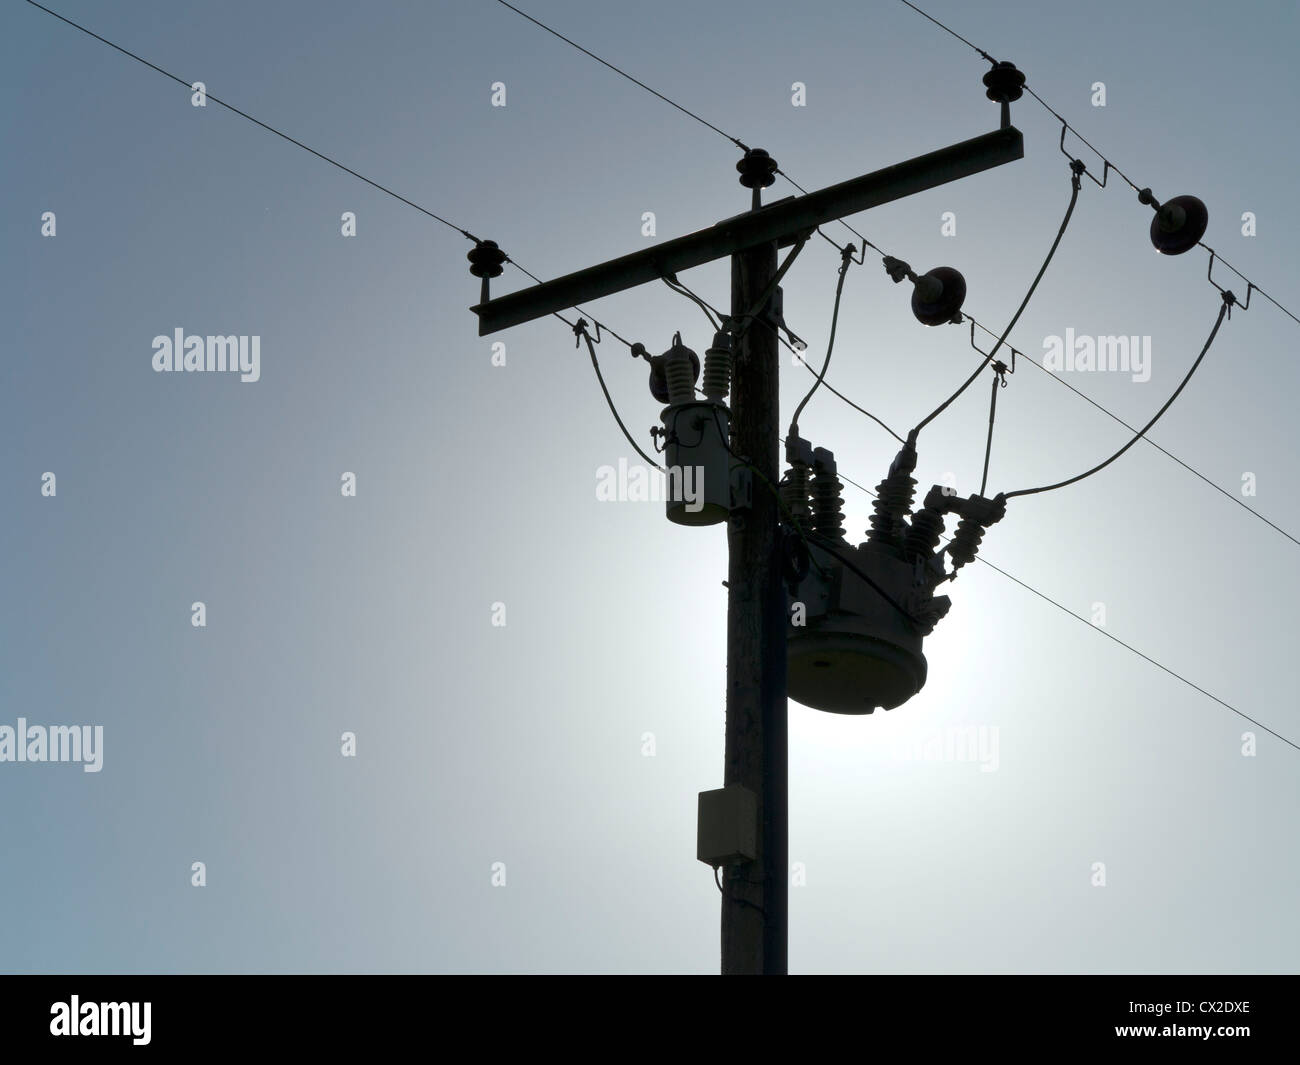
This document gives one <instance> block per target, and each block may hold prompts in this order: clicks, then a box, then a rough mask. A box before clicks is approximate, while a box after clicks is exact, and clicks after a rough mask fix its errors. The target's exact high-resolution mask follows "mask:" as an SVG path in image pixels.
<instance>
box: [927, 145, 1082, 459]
mask: <svg viewBox="0 0 1300 1065" xmlns="http://www.w3.org/2000/svg"><path fill="white" fill-rule="evenodd" d="M1070 169H1071V172H1072V176H1071V179H1070V205H1069V207H1067V208H1066V209H1065V217H1064V218H1063V219H1061V226H1060V228H1059V229H1058V230H1057V231H1056V239H1055V240H1054V241H1052V246H1051V248H1049V249H1048V252H1047V258H1046V259H1044V260H1043V265H1042V266H1040V267H1039V268H1038V274H1037V276H1036V277H1035V278H1034V281H1033V284H1031V285H1030V286H1029V291H1028V292H1026V293H1025V298H1024V299H1023V300H1021V301H1020V306H1019V307H1018V308H1017V309H1016V313H1015V314H1014V315H1012V316H1011V321H1010V322H1008V323H1007V327H1006V329H1004V330H1002V335H1001V336H1000V337H998V342H997V343H996V344H994V345H993V350H992V351H990V352H989V353H988V354H987V355H985V356H984V362H983V363H981V364H980V365H979V367H978V368H976V370H975V372H974V373H973V374H971V375H970V377H968V378H967V379H966V383H965V384H963V385H962V386H961V388H959V389H957V391H956V392H954V393H953V394H952V395H951V396H949V397H948V398H947V399H946V400H944V402H942V403H940V404H939V406H937V407H936V408H935V409H934V410H933V411H931V412H930V414H928V415H927V416H926V417H925V418H924V419H922V421H920V422H919V423H918V424H917V426H916V428H915V429H913V430H912V431H911V432H910V433H908V434H907V439H908V441H909V442H910V443H911V444H912V446H913V447H915V446H916V438H917V437H918V436H919V435H920V433H921V430H922V429H924V428H925V427H926V426H927V425H928V424H929V423H930V422H931V421H933V420H934V419H935V418H937V417H938V416H939V415H940V414H942V413H943V412H944V411H945V410H946V409H947V407H948V405H949V404H951V403H952V402H953V400H955V399H956V398H957V397H958V396H960V395H961V394H962V393H963V392H965V391H966V389H967V388H968V387H969V386H970V384H971V382H972V381H974V380H975V378H976V377H978V376H979V375H980V374H981V373H982V372H983V371H984V366H985V365H986V364H987V363H991V362H993V356H994V355H996V354H997V352H998V348H1000V347H1002V344H1003V342H1004V341H1005V340H1006V339H1007V336H1008V334H1009V333H1010V332H1011V330H1012V328H1013V327H1014V326H1015V324H1016V323H1017V322H1018V321H1020V316H1021V315H1022V314H1024V313H1025V308H1026V307H1028V306H1029V301H1030V299H1031V298H1032V297H1033V295H1034V291H1035V290H1036V289H1037V288H1038V282H1040V281H1041V280H1043V275H1044V274H1045V273H1047V267H1048V266H1049V265H1050V264H1051V262H1052V257H1053V256H1054V255H1055V254H1056V249H1057V248H1058V247H1059V246H1060V244H1061V238H1062V237H1064V236H1065V230H1066V228H1067V227H1068V226H1069V224H1070V218H1071V217H1072V216H1073V215H1074V205H1075V204H1076V203H1078V202H1079V174H1080V172H1081V171H1082V169H1083V164H1082V163H1080V162H1079V161H1078V160H1077V159H1076V160H1074V161H1073V162H1072V163H1071V164H1070ZM993 365H994V366H997V365H999V364H998V363H993Z"/></svg>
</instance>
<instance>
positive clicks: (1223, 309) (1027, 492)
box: [985, 294, 1233, 499]
mask: <svg viewBox="0 0 1300 1065" xmlns="http://www.w3.org/2000/svg"><path fill="white" fill-rule="evenodd" d="M1232 303H1233V301H1232V299H1231V297H1230V296H1229V295H1226V294H1225V295H1224V297H1223V304H1222V306H1220V307H1219V316H1218V317H1217V318H1216V319H1215V320H1214V328H1213V329H1211V330H1210V335H1209V336H1208V337H1207V338H1206V340H1205V346H1204V347H1203V348H1201V353H1200V354H1199V355H1197V356H1196V361H1195V362H1194V363H1192V368H1191V369H1190V370H1188V371H1187V374H1186V376H1184V377H1183V379H1182V381H1180V382H1179V384H1178V387H1177V388H1175V389H1174V392H1173V395H1171V396H1170V397H1169V398H1168V399H1167V400H1165V403H1164V406H1162V407H1161V408H1160V409H1159V410H1158V411H1156V412H1155V414H1154V415H1152V417H1151V420H1150V421H1149V422H1147V423H1146V425H1144V426H1142V428H1141V429H1139V430H1138V431H1137V435H1135V436H1134V437H1133V439H1132V440H1130V441H1129V442H1128V443H1127V444H1125V445H1124V446H1123V447H1122V448H1120V449H1119V450H1118V451H1116V452H1115V454H1113V455H1111V457H1110V458H1108V459H1106V461H1105V462H1099V463H1098V464H1097V465H1096V466H1094V467H1092V469H1090V470H1086V471H1085V472H1083V473H1080V474H1078V475H1077V476H1074V477H1071V478H1069V480H1065V481H1058V482H1057V483H1056V484H1046V485H1043V486H1042V487H1040V488H1021V489H1019V490H1018V491H1015V492H1003V493H1002V498H1003V499H1011V498H1013V497H1015V496H1031V495H1037V494H1038V493H1039V492H1051V491H1054V490H1055V489H1057V488H1064V487H1066V485H1071V484H1075V483H1076V482H1078V481H1082V480H1083V479H1084V478H1085V477H1091V476H1092V475H1093V474H1094V473H1098V472H1099V471H1101V470H1104V469H1105V468H1106V467H1107V466H1109V465H1110V464H1111V463H1112V462H1114V461H1115V460H1116V459H1117V458H1119V457H1120V456H1121V455H1122V454H1124V452H1126V451H1127V450H1128V449H1129V448H1131V447H1132V446H1133V445H1134V444H1136V443H1137V442H1138V441H1139V440H1140V439H1142V437H1143V436H1144V435H1145V433H1146V431H1147V430H1148V429H1150V428H1151V426H1153V425H1155V423H1156V422H1157V421H1159V420H1160V416H1161V415H1162V414H1164V412H1165V411H1167V410H1168V409H1169V408H1170V407H1171V406H1172V405H1173V402H1174V400H1176V399H1177V398H1178V396H1179V395H1180V394H1181V392H1182V391H1183V389H1184V388H1186V387H1187V382H1188V381H1190V380H1191V379H1192V374H1194V373H1196V369H1197V367H1199V366H1200V365H1201V360H1202V359H1204V358H1205V353H1206V352H1208V351H1209V350H1210V345H1211V344H1213V343H1214V338H1215V337H1216V336H1218V333H1219V326H1221V325H1223V319H1224V317H1225V316H1226V315H1227V313H1228V308H1229V307H1231V306H1232ZM987 472H988V466H987V464H986V465H985V473H986V474H987Z"/></svg>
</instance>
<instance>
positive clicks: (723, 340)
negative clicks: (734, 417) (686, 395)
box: [703, 332, 731, 402]
mask: <svg viewBox="0 0 1300 1065" xmlns="http://www.w3.org/2000/svg"><path fill="white" fill-rule="evenodd" d="M703 388H704V395H705V396H706V397H707V398H708V399H711V400H715V401H717V402H721V401H722V400H723V399H725V398H726V396H727V393H728V392H730V391H731V334H730V333H727V332H718V333H715V334H714V335H713V344H712V346H711V347H710V348H709V350H708V351H706V352H705V353H704V379H703Z"/></svg>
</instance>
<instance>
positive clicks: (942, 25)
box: [903, 0, 996, 63]
mask: <svg viewBox="0 0 1300 1065" xmlns="http://www.w3.org/2000/svg"><path fill="white" fill-rule="evenodd" d="M903 3H905V4H907V6H908V7H910V8H911V9H912V10H913V11H915V12H916V13H917V14H918V15H924V16H925V17H926V18H928V19H929V20H930V21H931V22H933V23H934V24H935V25H936V26H938V27H939V29H941V30H944V31H945V32H947V33H951V34H952V35H953V36H954V37H956V38H957V40H959V41H961V43H962V44H964V45H967V46H969V47H971V48H974V49H975V51H977V52H979V54H980V55H982V56H983V57H984V58H985V59H987V60H988V61H989V62H990V63H993V62H996V60H994V58H993V57H992V56H991V55H989V54H988V52H986V51H984V49H983V48H976V47H975V45H973V44H971V43H970V41H968V40H966V38H965V37H963V36H962V35H961V34H960V33H958V32H957V31H956V30H954V29H950V28H949V27H947V26H945V25H944V24H943V23H942V22H940V21H939V20H938V19H937V18H935V17H934V16H933V15H926V13H925V12H924V11H922V10H921V9H920V8H919V7H917V6H916V5H915V4H913V3H910V2H909V0H903Z"/></svg>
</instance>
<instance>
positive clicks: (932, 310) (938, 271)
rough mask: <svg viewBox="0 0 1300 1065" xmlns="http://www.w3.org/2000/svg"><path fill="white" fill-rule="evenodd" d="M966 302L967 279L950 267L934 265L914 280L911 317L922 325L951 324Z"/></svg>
mask: <svg viewBox="0 0 1300 1065" xmlns="http://www.w3.org/2000/svg"><path fill="white" fill-rule="evenodd" d="M965 302H966V279H965V278H964V277H962V276H961V274H960V273H958V272H957V271H956V270H954V269H953V268H952V267H951V266H936V267H935V268H934V269H933V270H931V271H930V272H929V273H927V274H922V275H921V276H920V277H918V278H917V279H916V287H915V288H913V289H912V314H914V315H915V316H916V320H917V321H918V322H921V323H922V324H923V325H943V324H944V323H945V322H950V321H952V319H953V317H954V316H955V315H956V314H957V313H958V312H960V311H961V307H962V304H963V303H965Z"/></svg>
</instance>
